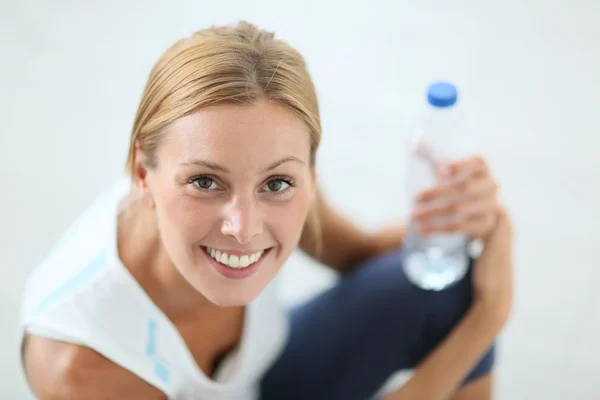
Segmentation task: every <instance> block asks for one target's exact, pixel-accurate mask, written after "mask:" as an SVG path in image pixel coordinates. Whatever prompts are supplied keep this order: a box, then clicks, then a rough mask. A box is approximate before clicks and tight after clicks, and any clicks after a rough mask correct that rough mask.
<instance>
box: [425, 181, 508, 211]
mask: <svg viewBox="0 0 600 400" xmlns="http://www.w3.org/2000/svg"><path fill="white" fill-rule="evenodd" d="M497 190H498V183H497V182H496V181H495V180H494V179H491V178H484V179H478V178H473V179H460V180H453V181H445V182H442V183H440V184H439V185H436V186H434V187H432V188H429V189H426V190H424V191H422V192H421V193H419V194H418V195H417V198H416V200H417V202H418V203H421V205H422V206H425V207H426V206H428V205H425V204H423V203H426V202H431V201H432V200H436V199H443V198H453V199H457V198H464V199H474V198H478V197H482V196H489V195H493V194H494V193H495V192H496V191H497ZM421 205H419V207H421Z"/></svg>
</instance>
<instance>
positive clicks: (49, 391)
mask: <svg viewBox="0 0 600 400" xmlns="http://www.w3.org/2000/svg"><path fill="white" fill-rule="evenodd" d="M23 363H24V367H25V371H26V374H27V380H28V382H29V385H30V387H31V389H32V390H33V392H34V393H35V395H36V396H37V398H39V399H41V400H46V399H52V400H53V399H61V400H62V399H90V400H93V399H114V400H118V399H150V400H154V399H157V400H158V399H167V396H166V395H165V394H164V393H162V392H161V391H160V390H158V389H157V388H155V387H154V386H152V385H150V384H149V383H147V382H145V381H143V380H142V379H140V378H139V377H137V376H136V375H134V374H133V373H131V372H130V371H127V370H126V369H124V368H121V367H120V366H118V365H116V364H114V363H113V362H111V361H110V360H108V359H107V358H105V357H103V356H102V355H100V354H98V353H97V352H95V351H93V350H91V349H89V348H87V347H83V346H79V345H75V344H71V343H64V342H58V341H54V340H49V339H44V338H42V337H39V336H35V335H27V337H26V338H25V341H24V344H23Z"/></svg>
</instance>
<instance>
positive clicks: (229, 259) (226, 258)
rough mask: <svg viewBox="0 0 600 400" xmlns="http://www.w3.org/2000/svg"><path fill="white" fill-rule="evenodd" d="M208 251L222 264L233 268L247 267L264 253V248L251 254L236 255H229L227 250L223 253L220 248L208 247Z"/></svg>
mask: <svg viewBox="0 0 600 400" xmlns="http://www.w3.org/2000/svg"><path fill="white" fill-rule="evenodd" d="M206 251H207V253H208V254H210V256H211V257H212V258H214V259H215V260H217V261H218V262H220V263H221V264H225V265H227V266H228V267H231V268H238V269H239V268H246V267H248V266H250V265H252V264H254V263H255V262H257V261H258V260H260V257H261V256H262V255H263V253H264V250H261V251H257V252H256V253H252V254H249V255H243V256H236V255H229V254H227V253H225V252H223V253H221V251H219V250H215V249H211V248H210V247H207V248H206Z"/></svg>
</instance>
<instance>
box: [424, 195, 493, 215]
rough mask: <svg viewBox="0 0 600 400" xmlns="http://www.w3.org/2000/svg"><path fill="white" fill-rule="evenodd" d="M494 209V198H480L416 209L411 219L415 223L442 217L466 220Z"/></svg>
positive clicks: (491, 211)
mask: <svg viewBox="0 0 600 400" xmlns="http://www.w3.org/2000/svg"><path fill="white" fill-rule="evenodd" d="M496 207H497V201H496V198H495V196H480V197H476V198H470V199H468V200H465V201H457V202H446V203H443V204H429V205H426V206H422V207H417V208H415V211H413V219H415V220H417V221H427V220H430V219H439V218H444V217H445V218H446V219H448V218H451V219H461V218H462V219H465V218H467V219H468V218H473V217H478V216H481V215H483V214H486V213H493V212H495V210H496Z"/></svg>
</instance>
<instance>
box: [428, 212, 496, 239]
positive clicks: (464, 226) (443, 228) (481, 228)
mask: <svg viewBox="0 0 600 400" xmlns="http://www.w3.org/2000/svg"><path fill="white" fill-rule="evenodd" d="M495 224H496V214H495V213H486V214H483V215H478V216H476V217H474V218H469V219H463V220H454V221H447V222H443V223H435V224H434V223H431V222H423V223H420V224H419V228H420V230H421V232H422V233H425V234H431V233H457V232H461V233H465V234H467V236H469V237H470V238H483V237H484V236H486V235H487V234H488V233H489V232H490V231H491V230H492V229H493V228H494V226H495Z"/></svg>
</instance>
